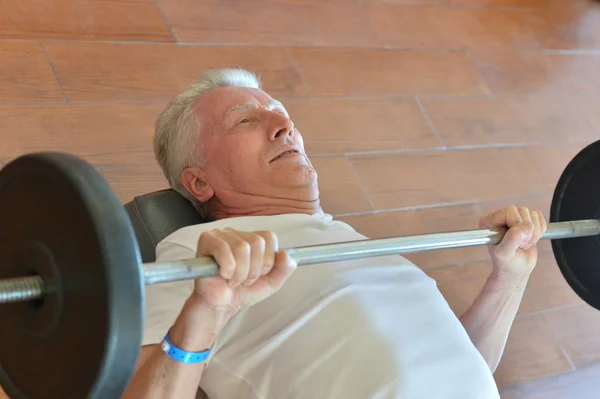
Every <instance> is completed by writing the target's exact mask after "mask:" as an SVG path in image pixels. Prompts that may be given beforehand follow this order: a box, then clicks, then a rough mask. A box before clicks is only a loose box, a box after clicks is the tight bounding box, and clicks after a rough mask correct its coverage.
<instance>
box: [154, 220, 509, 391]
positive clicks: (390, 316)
mask: <svg viewBox="0 0 600 399" xmlns="http://www.w3.org/2000/svg"><path fill="white" fill-rule="evenodd" d="M225 227H232V228H234V229H237V230H242V231H256V230H270V231H273V232H274V233H275V234H276V235H277V237H278V240H279V245H280V248H290V247H298V246H306V245H318V244H326V243H332V242H343V241H354V240H360V239H365V238H366V237H364V236H363V235H360V234H358V233H357V232H356V231H354V229H353V228H352V227H350V226H349V225H347V224H345V223H342V222H339V221H333V220H332V218H331V216H330V215H328V214H323V213H318V214H315V215H304V214H285V215H276V216H264V217H263V216H254V217H239V218H231V219H224V220H220V221H216V222H212V223H207V224H202V225H195V226H190V227H186V228H183V229H181V230H179V231H176V232H175V233H173V234H171V235H170V236H169V237H167V238H166V239H165V240H163V241H162V242H161V243H160V244H159V245H158V247H157V261H168V260H177V259H186V258H192V257H194V256H195V253H196V244H197V241H198V238H199V236H200V234H201V233H202V232H203V231H207V230H212V229H215V228H225ZM192 289H193V282H192V281H184V282H176V283H167V284H160V285H154V286H147V288H146V290H147V291H146V292H147V305H146V306H147V308H146V309H147V310H146V326H145V331H144V339H143V344H144V345H148V344H156V343H159V342H161V340H162V338H163V337H164V335H165V333H166V332H167V330H168V329H169V327H170V326H171V325H172V323H173V322H174V321H175V319H176V317H177V316H178V314H179V312H180V311H181V308H182V306H183V304H184V302H185V300H186V299H187V298H188V297H189V295H190V293H191V292H192ZM200 387H201V388H202V389H203V390H204V391H205V392H206V394H207V395H208V396H209V397H210V398H211V399H245V398H248V399H337V398H339V399H367V398H369V399H370V398H377V399H392V398H393V399H499V398H500V395H499V393H498V389H497V387H496V384H495V381H494V378H493V375H492V373H491V371H490V369H489V368H488V366H487V364H486V362H485V361H484V359H483V358H482V356H481V355H480V353H479V352H478V351H477V349H476V348H475V346H474V345H473V344H472V342H471V341H470V339H469V337H468V335H467V333H466V331H465V329H464V328H463V326H462V324H461V323H460V321H459V320H458V319H457V317H456V316H455V315H454V313H453V312H452V310H451V309H450V307H449V306H448V304H447V302H446V301H445V299H444V298H443V296H442V295H441V293H440V292H439V290H438V288H437V285H436V283H435V281H434V280H433V279H431V278H430V277H429V276H427V275H426V274H425V273H424V272H423V271H421V270H420V269H419V268H418V267H416V266H415V265H413V264H412V263H410V262H409V261H407V260H406V259H404V258H402V257H400V256H386V257H377V258H370V259H362V260H356V261H344V262H335V263H329V264H320V265H313V266H300V267H298V268H297V269H296V271H295V272H294V274H293V275H292V276H291V277H290V278H289V279H288V281H287V282H286V283H285V284H284V286H283V287H282V288H281V289H280V290H279V291H278V292H277V293H276V294H274V295H272V296H271V297H269V298H267V299H265V300H263V301H261V302H259V303H258V304H255V305H253V306H252V307H250V308H248V309H245V310H243V311H242V312H240V313H239V314H237V315H236V316H234V317H233V318H232V319H231V320H230V322H229V323H228V324H227V325H226V326H225V328H224V330H223V331H222V333H221V334H220V335H219V337H218V338H217V340H216V342H215V344H214V347H213V351H212V354H211V357H210V358H209V359H208V364H207V367H206V370H205V371H204V374H203V376H202V380H201V382H200Z"/></svg>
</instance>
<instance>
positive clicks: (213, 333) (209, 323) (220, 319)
mask: <svg viewBox="0 0 600 399" xmlns="http://www.w3.org/2000/svg"><path fill="white" fill-rule="evenodd" d="M228 320H229V316H228V315H227V312H226V311H225V310H221V309H214V308H211V307H209V306H206V305H205V304H204V303H201V302H198V301H195V300H193V299H188V300H187V301H186V303H185V305H184V306H183V309H182V311H181V313H180V314H179V317H178V318H177V320H176V321H175V323H174V324H173V326H172V327H171V328H170V330H169V339H170V340H171V342H172V343H173V345H175V346H177V347H178V348H181V349H183V350H185V351H188V352H200V351H205V350H208V349H210V348H211V347H212V346H213V344H214V342H215V340H216V339H217V336H218V335H219V334H220V332H221V330H222V329H223V327H224V326H225V324H226V323H227V321H228Z"/></svg>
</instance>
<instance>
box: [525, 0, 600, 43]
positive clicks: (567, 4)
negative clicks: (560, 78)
mask: <svg viewBox="0 0 600 399" xmlns="http://www.w3.org/2000/svg"><path fill="white" fill-rule="evenodd" d="M522 18H523V20H524V21H525V22H526V23H527V24H528V25H529V26H530V27H531V30H532V31H533V32H534V33H535V35H536V36H537V38H538V39H539V41H540V44H541V46H542V47H543V48H546V49H555V50H557V49H558V50H577V49H582V50H597V49H600V8H599V7H598V5H597V4H595V2H594V1H560V0H549V1H547V2H546V4H545V5H544V6H543V7H540V8H538V9H537V10H533V11H531V12H527V13H524V14H523V15H522Z"/></svg>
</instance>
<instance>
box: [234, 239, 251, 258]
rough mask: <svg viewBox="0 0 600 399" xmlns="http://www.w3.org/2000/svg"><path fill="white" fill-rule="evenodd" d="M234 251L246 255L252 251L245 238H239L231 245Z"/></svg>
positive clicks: (239, 254)
mask: <svg viewBox="0 0 600 399" xmlns="http://www.w3.org/2000/svg"><path fill="white" fill-rule="evenodd" d="M231 249H232V251H233V253H235V254H236V255H238V256H245V255H248V254H249V253H250V244H249V243H248V242H246V241H243V240H238V241H236V242H235V243H233V244H232V245H231Z"/></svg>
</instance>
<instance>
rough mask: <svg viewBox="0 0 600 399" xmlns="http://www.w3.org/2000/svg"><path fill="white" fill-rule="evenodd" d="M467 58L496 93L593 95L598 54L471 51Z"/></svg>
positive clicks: (599, 79) (598, 82)
mask: <svg viewBox="0 0 600 399" xmlns="http://www.w3.org/2000/svg"><path fill="white" fill-rule="evenodd" d="M471 57H472V59H473V60H474V62H475V63H476V65H477V66H478V69H479V71H480V73H481V74H482V76H483V77H484V78H485V81H486V82H487V84H488V86H489V88H490V89H491V91H492V92H493V93H496V94H517V93H519V94H536V93H539V94H543V95H546V94H556V93H560V94H563V95H564V94H597V93H598V91H599V90H600V76H599V75H598V73H597V71H598V69H600V54H551V53H550V54H549V53H542V52H536V51H522V52H518V51H513V50H506V51H502V50H498V51H488V50H481V51H473V52H472V53H471Z"/></svg>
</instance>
